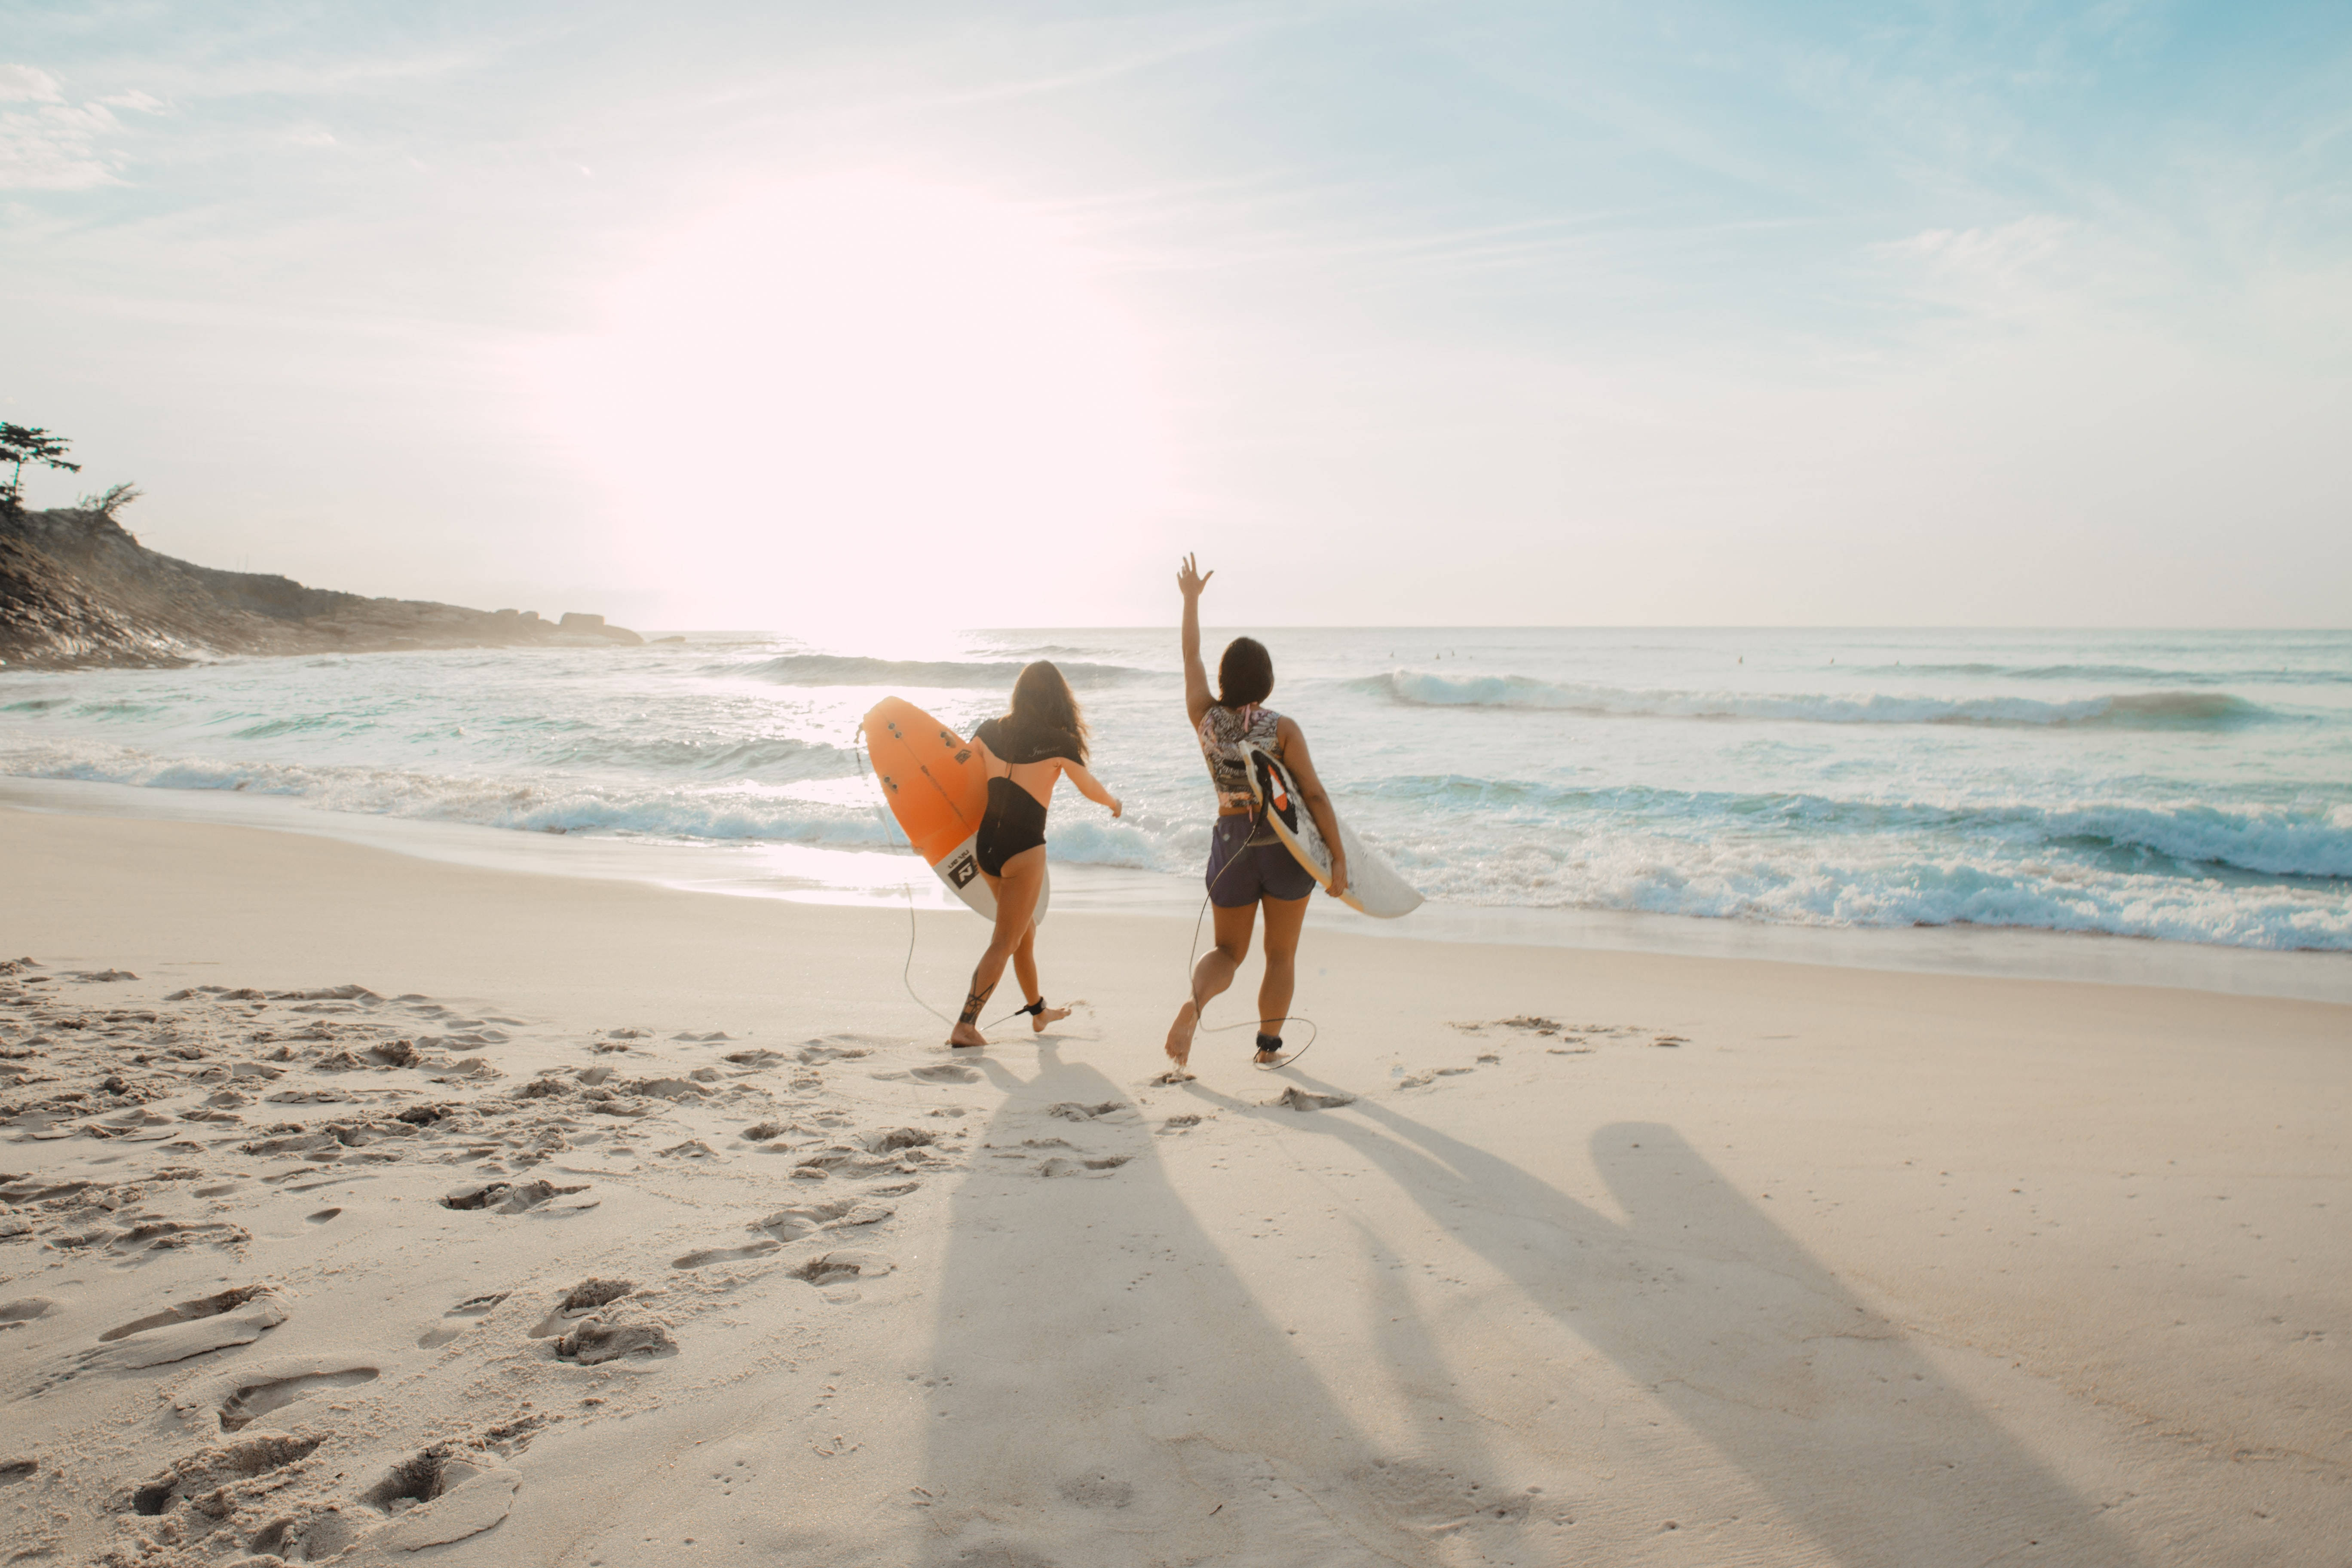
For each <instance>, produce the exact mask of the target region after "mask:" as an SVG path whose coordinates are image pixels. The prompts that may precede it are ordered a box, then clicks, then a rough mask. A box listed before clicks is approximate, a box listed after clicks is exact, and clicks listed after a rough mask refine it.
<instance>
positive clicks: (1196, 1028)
mask: <svg viewBox="0 0 2352 1568" xmlns="http://www.w3.org/2000/svg"><path fill="white" fill-rule="evenodd" d="M1239 858H1240V857H1238V856H1236V857H1234V859H1239ZM1233 868H1234V861H1233V860H1228V861H1226V862H1225V863H1224V864H1223V865H1222V866H1220V867H1218V868H1217V875H1218V876H1220V877H1222V876H1223V875H1224V874H1225V873H1226V872H1227V871H1230V870H1232V869H1233ZM1216 896H1217V885H1216V883H1215V882H1211V883H1210V884H1209V890H1208V891H1207V892H1205V893H1203V894H1202V895H1201V910H1200V912H1199V913H1198V914H1196V915H1194V916H1193V917H1192V947H1191V948H1190V949H1189V950H1188V951H1187V952H1185V954H1184V995H1185V999H1186V1000H1188V1001H1190V1002H1191V1003H1192V1032H1193V1033H1194V1034H1196V1035H1224V1034H1230V1033H1232V1032H1233V1031H1234V1030H1235V1029H1246V1028H1255V1027H1256V1026H1258V1025H1260V1024H1263V1023H1265V1019H1263V1018H1245V1019H1244V1020H1243V1021H1242V1022H1240V1023H1238V1024H1220V1025H1218V1026H1216V1027H1215V1028H1213V1029H1210V1028H1203V1027H1202V1026H1201V1018H1202V1016H1203V1015H1204V1014H1206V1013H1207V1012H1208V1010H1209V1009H1208V1005H1207V1004H1206V1003H1204V1002H1202V1000H1201V999H1200V998H1199V997H1197V996H1194V995H1193V994H1192V965H1193V963H1195V962H1197V956H1196V955H1197V954H1198V953H1199V952H1200V951H1201V922H1202V921H1204V920H1207V919H1208V918H1209V900H1212V899H1213V898H1215V897H1216ZM1314 896H1315V895H1314V894H1312V893H1309V894H1307V897H1308V898H1310V899H1311V898H1313V897H1314ZM1283 1022H1284V1023H1286V1024H1288V1023H1294V1022H1295V1023H1300V1024H1304V1025H1306V1026H1307V1028H1308V1030H1309V1031H1311V1032H1310V1033H1309V1034H1308V1035H1307V1044H1306V1045H1303V1046H1301V1047H1298V1048H1297V1050H1295V1051H1293V1052H1291V1053H1290V1054H1289V1055H1288V1056H1286V1057H1277V1058H1275V1059H1274V1060H1273V1061H1270V1062H1261V1061H1255V1060H1253V1061H1252V1062H1251V1063H1250V1066H1252V1067H1254V1068H1256V1069H1257V1070H1258V1071H1260V1072H1274V1071H1276V1070H1278V1069H1279V1068H1286V1067H1288V1066H1289V1065H1290V1064H1291V1063H1293V1062H1295V1061H1297V1059H1298V1058H1301V1057H1303V1056H1305V1055H1306V1054H1307V1051H1308V1050H1309V1049H1311V1048H1312V1047H1314V1044H1315V1042H1316V1041H1317V1040H1318V1039H1320V1038H1321V1037H1322V1036H1323V1026H1322V1025H1320V1024H1318V1023H1317V1022H1316V1021H1315V1020H1314V1019H1312V1018H1309V1017H1307V1016H1304V1015H1303V1014H1298V1013H1289V1014H1285V1015H1284V1016H1283Z"/></svg>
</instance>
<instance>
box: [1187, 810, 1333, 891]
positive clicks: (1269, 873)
mask: <svg viewBox="0 0 2352 1568" xmlns="http://www.w3.org/2000/svg"><path fill="white" fill-rule="evenodd" d="M1255 826H1257V819H1256V818H1255V817H1254V816H1221V817H1219V818H1217V826H1216V831H1215V833H1214V834H1213V836H1212V837H1210V839H1209V874H1208V882H1209V901H1210V902H1211V903H1213V904H1214V905H1216V906H1217V908H1219V909H1221V910H1238V909H1243V908H1245V907H1247V906H1248V905H1251V904H1255V903H1256V902H1257V901H1258V900H1260V899H1303V898H1305V897H1307V894H1309V893H1311V892H1313V891H1314V890H1315V879H1314V877H1313V876H1312V875H1311V874H1309V873H1308V871H1307V868H1306V867H1304V866H1302V865H1300V864H1299V863H1298V857H1297V856H1296V855H1293V854H1292V853H1291V852H1290V850H1289V848H1288V847H1286V846H1285V845H1284V844H1283V842H1282V840H1281V839H1279V838H1276V837H1275V836H1274V830H1273V829H1272V828H1265V829H1263V830H1261V833H1260V837H1263V838H1264V839H1265V843H1263V844H1253V843H1251V842H1250V841H1249V840H1250V829H1251V828H1253V827H1255Z"/></svg>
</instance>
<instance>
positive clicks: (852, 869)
mask: <svg viewBox="0 0 2352 1568" xmlns="http://www.w3.org/2000/svg"><path fill="white" fill-rule="evenodd" d="M1223 635H1224V634H1220V633H1217V632H1212V633H1211V634H1210V637H1209V643H1210V656H1211V658H1212V660H1213V658H1214V656H1215V652H1216V649H1217V648H1218V647H1221V646H1222V643H1223ZM1257 635H1259V636H1260V637H1263V638H1264V640H1265V641H1266V642H1267V643H1268V645H1269V646H1270V647H1272V648H1273V650H1274V653H1275V658H1276V670H1277V674H1278V685H1277V688H1276V692H1275V695H1274V699H1273V705H1274V706H1275V707H1276V708H1278V709H1280V710H1283V711H1284V712H1286V713H1289V714H1291V715H1292V716H1294V717H1295V718H1297V720H1298V721H1299V722H1300V723H1301V724H1302V725H1303V726H1304V728H1305V731H1306V733H1307V739H1308V742H1309V743H1310V745H1311V746H1312V748H1313V751H1314V753H1315V756H1316V759H1317V763H1318V767H1319V769H1320V771H1321V772H1322V773H1323V775H1324V777H1325V780H1326V782H1327V783H1328V784H1329V785H1330V786H1331V788H1332V790H1333V795H1334V798H1335V800H1336V802H1337V804H1338V805H1339V810H1340V811H1341V813H1342V814H1343V815H1345V816H1348V817H1349V819H1350V820H1351V821H1352V822H1353V823H1354V824H1355V826H1357V828H1358V829H1359V831H1360V832H1361V833H1362V834H1363V836H1364V837H1366V838H1367V839H1369V840H1370V842H1372V843H1373V844H1375V845H1377V846H1379V847H1381V849H1382V850H1383V851H1384V852H1385V853H1386V854H1387V855H1388V856H1389V857H1390V858H1391V859H1392V860H1393V861H1394V862H1395V863H1396V865H1397V866H1398V867H1399V868H1400V869H1402V871H1403V872H1404V874H1405V875H1406V876H1407V877H1408V878H1409V879H1412V881H1413V882H1415V883H1416V884H1417V885H1418V886H1419V887H1421V888H1422V889H1423V891H1424V892H1426V893H1427V894H1428V895H1429V896H1430V897H1431V898H1432V899H1433V900H1436V901H1438V902H1439V903H1441V904H1449V903H1450V904H1456V905H1465V906H1487V907H1498V908H1508V909H1538V910H1544V909H1566V910H1633V911H1645V912H1648V913H1653V914H1664V915H1680V916H1692V917H1704V918H1708V919H1715V920H1731V921H1763V922H1774V923H1780V924H1790V925H1804V926H1851V927H1886V926H1914V925H1974V926H2000V927H2020V928H2032V929H2043V930H2052V931H2101V932H2111V933H2116V934H2120V935H2130V936H2139V937H2154V938H2159V939H2164V940H2168V941H2174V942H2200V943H2213V944H2221V945H2226V946H2235V947H2243V948H2263V949H2279V950H2292V949H2315V950H2323V951H2335V952H2346V951H2352V634H2347V633H2325V632H2312V633H2244V632H2214V633H2183V632H2162V633H2130V632H1981V631H1969V632H1952V631H1834V632H1822V631H1741V630H1719V629H1718V630H1655V631H1639V630H1633V631H1628V630H1610V631H1586V630H1557V629H1533V630H1493V629H1486V630H1462V631H1445V630H1427V629H1414V630H1395V631H1388V630H1378V629H1374V630H1298V631H1262V632H1259V633H1258V634H1257ZM908 651H909V650H906V649H897V650H888V654H889V655H903V654H905V653H907V652H908ZM913 651H917V652H919V654H920V655H921V657H890V656H887V655H886V653H885V652H884V651H877V650H874V649H856V648H846V647H814V646H810V645H807V644H803V643H801V642H798V641H796V640H794V639H793V638H791V637H782V636H778V635H771V634H753V633H705V634H695V635H691V636H689V637H688V640H687V641H686V642H684V643H683V644H668V645H663V646H657V647H645V648H637V649H614V650H604V649H595V650H577V651H569V650H567V651H531V652H509V651H500V652H457V653H398V654H373V655H361V656H349V657H332V658H301V659H231V660H226V661H223V662H220V663H216V664H208V665H203V666H197V667H194V668H185V669H177V670H157V671H137V670H117V671H85V672H75V673H68V674H39V673H31V672H22V671H0V773H5V774H16V775H19V776H25V777H34V778H47V779H81V780H96V781H104V782H111V783H117V784H132V785H139V786H144V787H146V788H149V789H153V790H204V791H232V792H245V793H247V794H249V795H277V796H281V797H287V798H289V799H292V800H295V801H299V802H300V803H303V804H305V805H310V806H315V807H317V808H320V810H322V811H326V812H335V813H357V814H370V815H375V816H397V817H411V818H422V819H428V820H438V821H455V822H464V823H471V824H477V825H480V826H488V827H494V828H502V829H511V830H513V831H516V832H541V833H544V832H562V833H565V834H567V835H600V836H607V837H623V838H635V839H646V840H653V841H656V842H659V843H661V844H664V845H667V846H669V847H671V848H672V849H673V850H676V849H683V848H692V847H711V848H716V847H741V846H745V845H759V846H790V847H799V849H801V850H803V851H812V852H814V851H833V852H838V853H837V854H836V855H835V856H834V857H832V858H828V857H827V856H826V855H824V854H822V853H802V854H800V855H799V856H798V857H797V858H796V859H795V862H794V864H795V866H796V867H797V868H800V871H799V874H800V875H801V876H803V878H804V879H809V878H813V879H815V880H816V881H819V882H823V881H824V880H825V879H826V878H827V877H828V876H832V875H834V874H835V873H834V872H831V871H828V870H827V869H826V868H827V867H828V866H833V867H836V868H837V870H838V879H839V880H840V882H841V885H842V886H843V887H845V888H849V887H856V886H860V885H866V886H870V884H871V883H872V880H873V878H872V873H871V870H870V863H871V861H872V859H873V856H874V854H876V853H879V852H887V851H889V850H891V849H892V848H894V847H897V846H898V844H899V842H900V841H899V840H898V837H897V835H896V832H895V829H894V828H893V827H892V826H891V824H890V822H889V819H888V817H887V814H886V813H885V812H884V811H883V810H882V809H881V807H880V805H879V801H878V795H877V791H876V789H875V787H874V786H873V784H872V783H871V781H870V779H868V778H867V777H866V775H865V773H864V772H863V768H862V762H861V758H860V756H859V754H858V751H857V747H856V739H855V735H856V721H857V719H858V717H859V715H860V714H862V713H863V712H864V711H865V710H866V708H867V707H868V706H870V705H871V704H872V703H873V702H874V701H875V700H877V698H879V697H880V696H882V695H884V694H887V693H897V694H899V695H903V696H906V697H908V698H910V699H911V700H914V701H916V702H918V703H919V704H921V705H922V706H924V707H926V708H928V709H929V710H932V711H933V712H935V713H937V714H938V715H939V716H940V718H942V719H944V720H947V721H950V722H951V723H953V724H955V725H957V726H958V727H959V728H964V729H968V728H969V727H970V726H971V724H972V723H974V722H976V721H978V720H979V719H981V718H982V717H985V716H987V715H989V714H991V713H992V712H995V711H998V710H1001V708H1002V705H1003V700H1004V694H1005V692H1006V691H1007V689H1009V688H1010V686H1011V683H1012V679H1013V675H1014V673H1015V672H1016V671H1017V670H1018V669H1019V668H1020V667H1021V665H1022V663H1023V662H1024V661H1025V660H1028V659H1031V658H1052V659H1054V660H1055V662H1057V663H1058V664H1059V665H1060V666H1061V667H1062V668H1063V670H1064V671H1065V672H1066V674H1067V675H1068V676H1069V678H1070V679H1071V682H1072V684H1073V685H1074V686H1075V687H1076V689H1077V692H1078V695H1079V698H1080V700H1081V701H1082V702H1083V703H1084V704H1085V705H1086V708H1087V713H1088V716H1089V718H1090V720H1091V721H1092V723H1093V726H1094V730H1095V744H1096V753H1097V771H1098V772H1099V773H1101V774H1102V776H1103V777H1104V779H1105V780H1106V782H1108V784H1110V786H1111V787H1112V788H1113V789H1114V790H1116V791H1117V792H1118V793H1119V794H1120V795H1122V796H1124V797H1125V799H1126V801H1127V803H1128V812H1127V816H1126V817H1125V819H1124V820H1122V821H1118V822H1113V821H1111V820H1110V819H1109V818H1108V816H1106V815H1105V814H1104V813H1102V812H1101V811H1100V810H1098V809H1097V808H1096V807H1093V806H1091V805H1087V803H1085V802H1084V801H1081V800H1078V799H1076V797H1075V796H1074V795H1069V794H1067V793H1066V794H1065V795H1064V796H1063V797H1062V798H1061V799H1060V800H1058V801H1057V802H1056V805H1055V811H1054V816H1053V821H1052V827H1051V837H1050V840H1049V843H1050V853H1051V855H1052V856H1053V857H1054V858H1055V860H1056V861H1057V862H1059V863H1061V864H1065V865H1092V866H1096V867H1111V868H1122V869H1123V870H1125V871H1127V872H1129V873H1132V874H1133V875H1132V876H1131V877H1129V879H1127V880H1126V881H1125V882H1124V883H1122V884H1121V885H1123V886H1127V887H1130V888H1139V889H1153V888H1164V889H1165V891H1166V892H1167V893H1169V894H1171V895H1177V894H1182V893H1183V892H1184V889H1187V888H1188V887H1192V886H1196V885H1197V879H1198V875H1199V868H1200V866H1201V863H1202V858H1203V857H1204V855H1205V853H1206V849H1207V845H1208V832H1209V826H1208V825H1209V820H1210V813H1211V810H1212V799H1211V796H1210V793H1209V789H1208V784H1207V779H1206V774H1205V773H1204V771H1203V769H1202V765H1201V762H1200V757H1199V752H1198V751H1197V749H1196V748H1195V746H1194V744H1193V742H1192V737H1191V734H1190V732H1189V731H1188V729H1187V727H1186V724H1185V721H1184V716H1183V711H1182V687H1181V677H1180V675H1179V673H1178V663H1177V649H1176V639H1175V636H1174V634H1173V633H1172V632H1171V631H1167V630H1155V631H1133V630H1113V631H1086V632H1081V631H1067V630H1059V631H1051V632H1018V631H1013V632H974V633H970V634H964V635H961V636H958V637H951V638H949V639H947V640H945V641H943V642H942V643H941V644H940V646H938V647H929V648H925V649H920V650H913ZM861 867H863V868H865V869H861ZM812 868H813V869H812Z"/></svg>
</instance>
